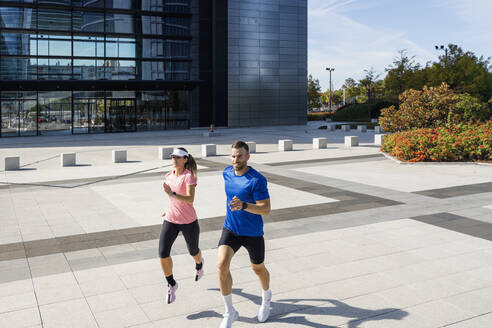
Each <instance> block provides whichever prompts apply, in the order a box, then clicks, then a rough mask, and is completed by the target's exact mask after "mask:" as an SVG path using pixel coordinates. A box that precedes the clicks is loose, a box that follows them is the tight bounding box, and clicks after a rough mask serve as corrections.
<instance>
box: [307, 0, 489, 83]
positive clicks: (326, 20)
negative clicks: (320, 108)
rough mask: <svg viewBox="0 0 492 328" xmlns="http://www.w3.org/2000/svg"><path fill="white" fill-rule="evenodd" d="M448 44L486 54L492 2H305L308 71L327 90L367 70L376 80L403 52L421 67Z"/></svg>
mask: <svg viewBox="0 0 492 328" xmlns="http://www.w3.org/2000/svg"><path fill="white" fill-rule="evenodd" d="M449 43H453V44H457V45H459V46H461V47H462V48H463V49H464V50H465V51H472V52H473V53H475V55H477V56H478V57H480V56H484V57H489V56H492V0H308V73H309V74H311V75H313V77H315V78H318V79H319V81H320V84H321V87H322V90H323V91H325V90H326V89H328V87H329V73H328V71H326V67H334V68H335V71H334V72H332V84H333V87H334V88H335V89H338V88H340V87H341V86H342V84H343V82H344V81H345V79H346V78H348V77H352V78H354V79H356V80H359V79H361V78H362V77H363V76H364V69H370V68H371V67H372V68H374V70H375V71H376V72H377V73H380V74H381V78H383V77H384V76H385V75H386V72H385V68H387V67H388V66H389V65H390V64H391V63H392V61H393V58H394V57H396V56H397V55H398V50H401V49H406V50H407V52H408V55H410V56H415V61H416V62H418V63H421V64H422V65H425V63H426V62H428V61H435V60H436V59H437V57H438V56H439V55H440V54H441V53H442V51H441V52H439V51H437V50H435V48H434V46H435V45H441V44H443V45H447V44H449Z"/></svg>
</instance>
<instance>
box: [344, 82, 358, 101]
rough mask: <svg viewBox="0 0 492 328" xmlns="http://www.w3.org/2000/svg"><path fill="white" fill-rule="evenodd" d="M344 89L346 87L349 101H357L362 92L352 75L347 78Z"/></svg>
mask: <svg viewBox="0 0 492 328" xmlns="http://www.w3.org/2000/svg"><path fill="white" fill-rule="evenodd" d="M342 89H345V98H346V99H347V102H348V103H352V102H356V101H357V98H358V97H360V96H361V94H362V93H361V90H360V87H359V85H358V84H357V81H355V80H354V79H353V78H351V77H349V78H348V79H346V80H345V83H344V84H343V86H342Z"/></svg>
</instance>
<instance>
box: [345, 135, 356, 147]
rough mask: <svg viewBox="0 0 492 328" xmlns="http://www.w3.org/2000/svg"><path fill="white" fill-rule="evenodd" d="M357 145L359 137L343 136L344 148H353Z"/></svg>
mask: <svg viewBox="0 0 492 328" xmlns="http://www.w3.org/2000/svg"><path fill="white" fill-rule="evenodd" d="M358 145H359V137H357V136H345V147H354V146H358Z"/></svg>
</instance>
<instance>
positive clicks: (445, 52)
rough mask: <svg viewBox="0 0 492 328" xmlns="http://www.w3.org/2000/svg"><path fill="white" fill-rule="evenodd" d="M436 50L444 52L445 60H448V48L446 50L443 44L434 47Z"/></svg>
mask: <svg viewBox="0 0 492 328" xmlns="http://www.w3.org/2000/svg"><path fill="white" fill-rule="evenodd" d="M434 47H435V48H436V50H444V58H446V60H447V59H448V48H445V47H444V46H443V45H442V44H441V45H440V46H434Z"/></svg>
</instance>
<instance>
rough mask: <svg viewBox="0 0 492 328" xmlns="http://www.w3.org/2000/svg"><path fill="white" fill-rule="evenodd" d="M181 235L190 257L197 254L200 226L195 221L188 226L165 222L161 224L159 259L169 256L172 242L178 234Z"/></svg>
mask: <svg viewBox="0 0 492 328" xmlns="http://www.w3.org/2000/svg"><path fill="white" fill-rule="evenodd" d="M180 231H181V232H182V233H183V236H184V239H185V241H186V247H188V252H189V253H190V255H191V256H195V255H197V254H198V252H199V251H200V249H199V248H198V239H199V236H200V226H199V225H198V220H195V221H193V222H191V223H188V224H176V223H171V222H169V221H165V220H164V223H163V224H162V231H161V237H160V239H159V257H160V258H163V259H164V258H166V257H169V255H170V254H171V247H172V246H173V244H174V241H175V240H176V238H177V237H178V234H179V232H180Z"/></svg>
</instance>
